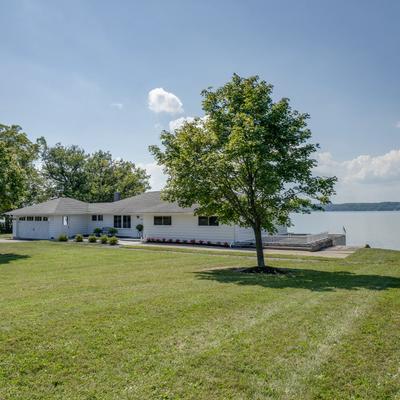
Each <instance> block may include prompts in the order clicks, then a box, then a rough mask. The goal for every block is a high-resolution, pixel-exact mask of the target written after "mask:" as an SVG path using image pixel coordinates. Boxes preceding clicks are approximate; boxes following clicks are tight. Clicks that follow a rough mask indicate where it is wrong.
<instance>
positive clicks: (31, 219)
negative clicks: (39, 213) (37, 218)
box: [26, 216, 34, 221]
mask: <svg viewBox="0 0 400 400" xmlns="http://www.w3.org/2000/svg"><path fill="white" fill-rule="evenodd" d="M26 220H27V221H33V220H34V218H33V217H32V216H29V217H26Z"/></svg>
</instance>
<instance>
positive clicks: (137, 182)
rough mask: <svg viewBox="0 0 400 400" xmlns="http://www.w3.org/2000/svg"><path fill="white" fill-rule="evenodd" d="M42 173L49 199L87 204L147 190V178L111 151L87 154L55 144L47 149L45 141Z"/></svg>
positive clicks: (131, 163)
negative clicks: (72, 199) (116, 193)
mask: <svg viewBox="0 0 400 400" xmlns="http://www.w3.org/2000/svg"><path fill="white" fill-rule="evenodd" d="M38 143H39V144H40V149H41V157H42V169H41V173H42V175H43V177H44V179H45V182H46V192H47V193H48V194H49V196H53V197H54V196H66V197H72V198H74V199H78V200H82V201H88V202H107V201H112V200H113V194H114V193H115V192H119V193H120V194H121V196H122V197H129V196H134V195H137V194H140V193H143V192H144V191H146V190H147V189H149V187H150V186H149V176H148V175H147V174H146V171H145V170H144V169H142V168H139V167H137V166H136V165H135V164H134V163H133V162H130V161H124V160H115V159H113V158H112V155H111V153H110V152H106V151H101V150H100V151H97V152H95V153H93V154H88V153H86V152H85V151H84V150H83V149H82V148H80V147H78V146H75V145H73V146H63V145H61V143H57V144H56V145H55V146H53V147H49V146H48V145H47V143H46V140H45V139H44V138H40V139H39V140H38Z"/></svg>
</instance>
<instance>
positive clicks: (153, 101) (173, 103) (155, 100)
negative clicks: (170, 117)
mask: <svg viewBox="0 0 400 400" xmlns="http://www.w3.org/2000/svg"><path fill="white" fill-rule="evenodd" d="M148 101H149V109H150V110H151V111H154V112H156V113H160V112H166V113H170V114H178V113H182V112H183V104H182V102H181V100H180V99H179V97H178V96H176V95H174V94H173V93H170V92H167V91H166V90H164V89H163V88H155V89H152V90H150V92H149V95H148Z"/></svg>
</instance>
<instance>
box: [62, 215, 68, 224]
mask: <svg viewBox="0 0 400 400" xmlns="http://www.w3.org/2000/svg"><path fill="white" fill-rule="evenodd" d="M62 224H63V225H64V226H68V216H67V215H64V216H63V217H62Z"/></svg>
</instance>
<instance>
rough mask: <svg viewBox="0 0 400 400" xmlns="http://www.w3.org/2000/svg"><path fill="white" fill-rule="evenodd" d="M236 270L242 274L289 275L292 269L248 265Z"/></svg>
mask: <svg viewBox="0 0 400 400" xmlns="http://www.w3.org/2000/svg"><path fill="white" fill-rule="evenodd" d="M236 271H237V272H241V273H244V274H268V275H291V273H292V271H291V270H289V269H282V268H275V267H269V266H265V267H249V268H240V269H239V268H238V269H237V270H236Z"/></svg>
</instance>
